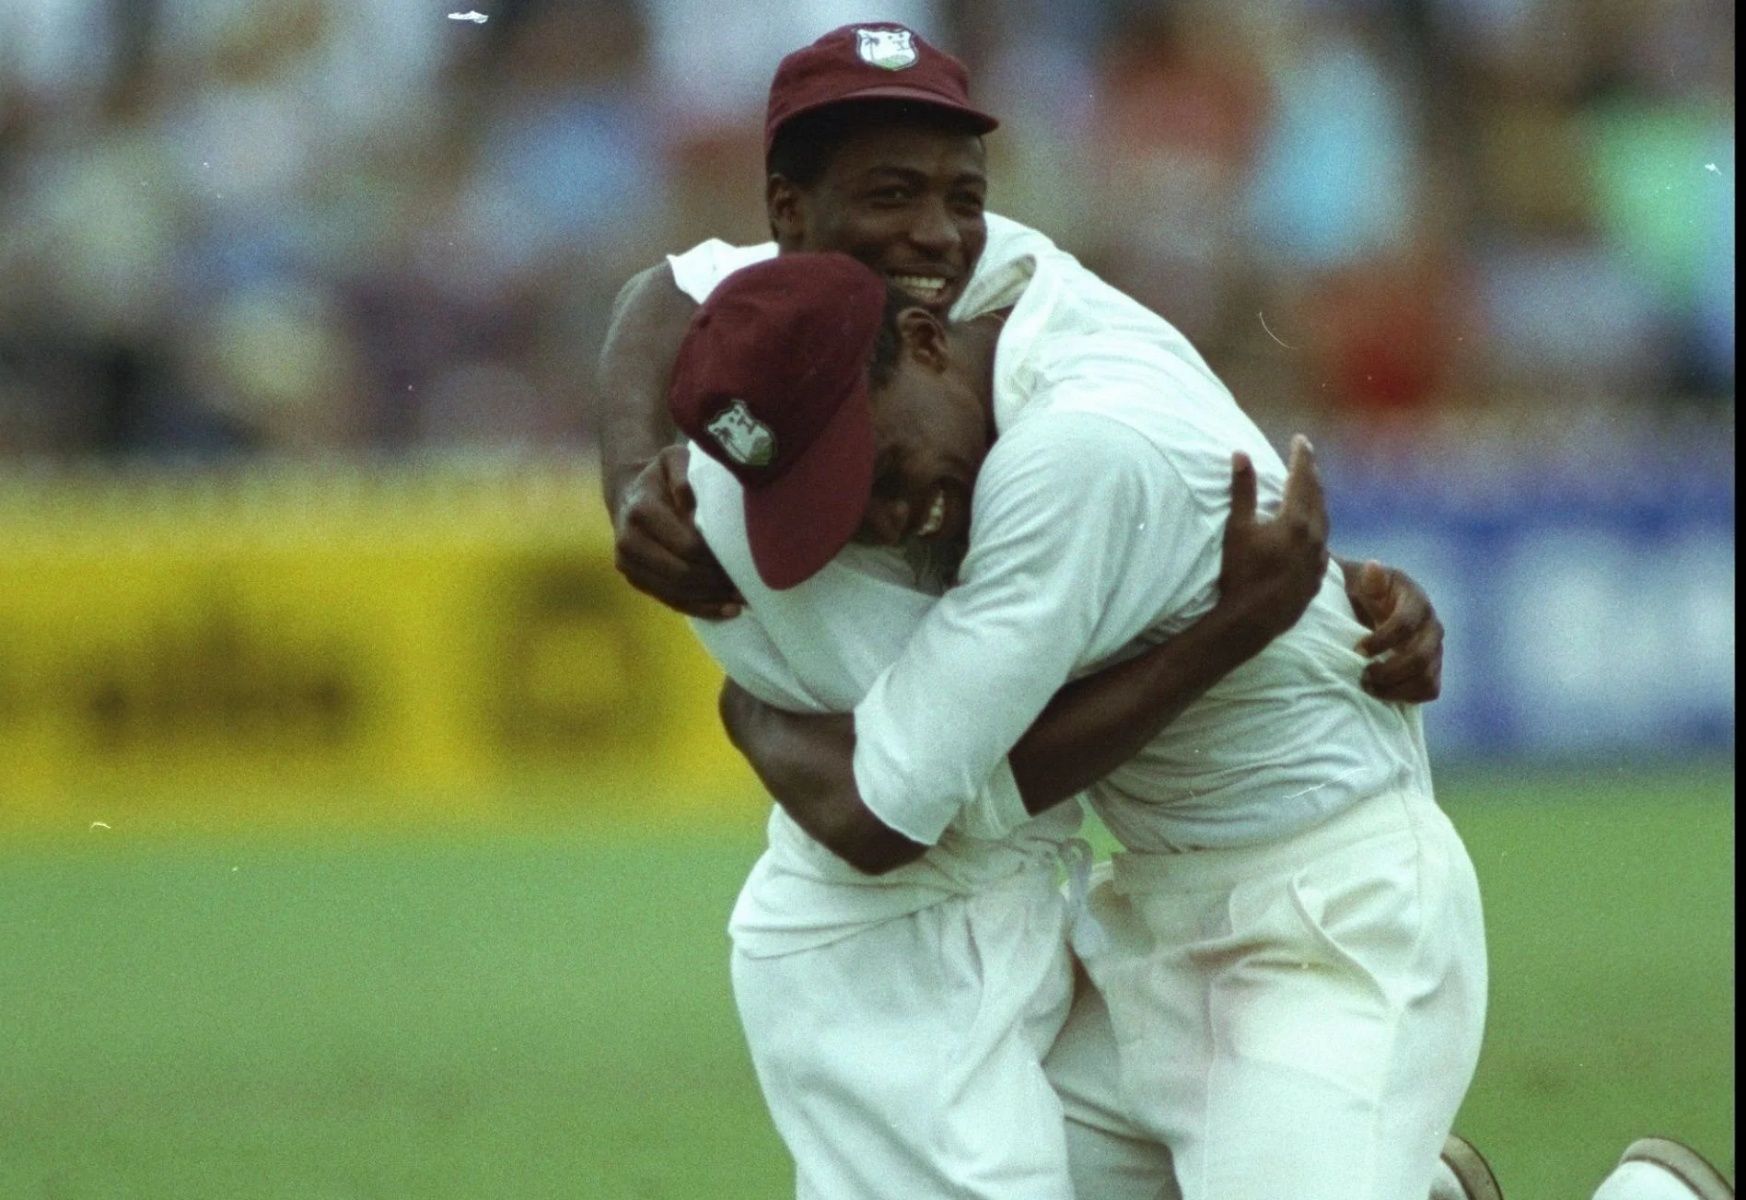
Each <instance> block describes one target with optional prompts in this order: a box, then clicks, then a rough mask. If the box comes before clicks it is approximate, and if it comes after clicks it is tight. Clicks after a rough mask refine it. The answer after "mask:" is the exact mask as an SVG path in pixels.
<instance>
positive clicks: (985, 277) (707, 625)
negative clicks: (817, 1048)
mask: <svg viewBox="0 0 1746 1200" xmlns="http://www.w3.org/2000/svg"><path fill="white" fill-rule="evenodd" d="M1032 239H1035V240H1036V241H1040V242H1041V244H1042V245H1043V246H1044V247H1046V246H1047V245H1048V242H1047V239H1043V238H1042V237H1041V235H1040V234H1035V233H1034V232H1032V231H1030V230H1027V229H1025V228H1024V227H1023V226H1019V225H1016V224H1014V223H1012V222H1006V221H1002V220H1001V219H1000V218H998V217H994V216H992V215H991V216H990V218H989V243H988V247H987V249H986V250H985V251H984V253H983V256H982V258H981V260H980V261H979V263H978V266H977V269H976V272H975V273H974V274H973V275H972V277H971V280H970V282H969V284H968V285H967V286H966V289H965V295H964V296H963V297H962V298H960V301H959V304H958V306H957V308H956V309H955V310H954V312H955V314H964V313H965V311H966V307H965V306H966V305H967V304H974V303H976V297H977V296H978V295H991V294H1003V293H1004V290H1005V289H1006V288H1007V287H1009V286H1010V284H1009V283H1003V282H1001V279H1002V276H1001V270H1002V268H1003V267H1007V266H1010V265H1011V264H1012V263H1013V262H1015V261H1017V259H1018V258H1019V257H1020V256H1021V255H1022V254H1023V253H1024V252H1025V251H1026V250H1027V249H1031V250H1034V249H1036V245H1035V243H1034V242H1033V240H1032ZM775 253H776V247H775V244H774V243H766V244H765V245H762V246H752V247H737V246H730V245H728V244H726V243H724V242H720V241H710V242H705V243H703V244H702V245H700V246H698V247H696V248H695V249H694V250H692V251H690V252H688V253H686V254H683V255H678V256H673V257H671V258H670V259H669V262H670V263H671V264H672V269H673V276H674V279H675V281H676V282H677V283H678V284H679V286H680V288H681V289H682V290H684V291H685V292H686V293H687V294H688V295H690V296H691V297H692V298H693V299H695V300H697V301H698V302H699V303H701V302H702V301H703V300H704V299H706V298H707V297H708V295H709V293H710V292H711V291H712V290H713V289H714V288H715V286H716V285H717V284H718V283H719V282H720V281H721V280H722V279H724V278H726V277H727V276H728V275H729V274H731V273H732V272H733V271H736V270H738V269H739V268H741V267H743V266H747V265H750V264H751V263H754V262H761V261H763V260H764V259H767V258H770V257H773V256H774V255H775ZM976 311H982V310H977V309H971V310H970V312H971V314H972V315H973V313H974V312H976ZM690 481H691V485H692V488H693V490H694V491H695V492H696V494H697V524H698V528H699V530H700V531H701V532H702V533H703V535H704V537H705V539H706V540H707V541H708V542H709V544H710V547H711V548H712V549H713V550H714V551H715V552H716V555H717V557H718V558H719V559H720V560H721V563H722V566H723V568H724V569H725V570H726V571H727V573H728V575H729V577H730V578H731V579H733V581H734V583H735V584H736V585H737V586H738V587H739V588H740V590H741V593H742V595H744V597H745V598H746V602H747V608H746V611H745V613H744V614H743V615H742V616H740V617H738V618H736V619H734V620H732V621H723V622H710V621H693V622H692V628H693V629H694V630H696V632H697V635H698V637H699V638H700V639H701V640H702V641H703V643H704V645H705V647H707V648H708V650H709V652H710V653H711V655H712V656H713V657H714V658H715V660H716V661H717V662H718V663H720V664H721V666H722V668H723V669H724V670H725V671H726V672H727V673H728V675H729V676H731V677H732V678H733V679H734V680H735V681H736V682H738V683H739V684H740V685H741V686H742V687H744V688H745V689H746V690H747V691H749V692H751V693H752V694H753V695H755V696H757V697H758V698H759V699H761V700H764V701H765V702H767V703H769V704H773V705H776V706H777V707H779V708H785V709H789V710H791V711H797V712H838V713H847V712H851V711H853V709H854V708H855V705H856V704H857V703H858V702H859V701H860V700H861V699H862V698H863V697H864V696H865V695H866V694H867V689H868V688H869V687H870V686H871V685H872V683H873V682H874V680H876V679H878V678H879V677H880V675H881V674H882V673H883V672H884V671H885V670H886V669H887V668H888V667H890V666H891V665H892V663H893V662H894V661H895V660H896V659H897V657H898V656H899V655H900V654H901V653H902V652H903V649H904V647H905V646H907V645H908V644H909V640H910V637H911V635H912V634H913V633H914V632H915V629H916V627H917V625H918V624H919V623H920V622H921V620H922V619H923V617H925V616H926V614H927V613H928V611H929V610H930V609H931V608H932V607H933V605H934V603H935V602H936V600H937V599H938V595H939V592H940V590H941V588H942V587H943V585H944V582H945V581H944V580H942V579H940V578H938V577H937V573H936V572H935V571H934V570H933V569H932V564H931V563H929V562H928V561H927V560H925V559H921V558H917V557H914V556H913V555H911V554H906V553H904V552H902V551H896V550H890V549H884V548H880V547H872V546H861V545H851V546H849V547H848V548H846V549H845V550H844V551H843V552H842V553H841V554H839V555H838V556H837V557H836V559H834V560H833V561H832V562H831V563H829V564H828V565H827V566H826V567H825V568H824V570H822V571H820V572H819V573H818V574H817V575H815V576H813V577H812V578H811V579H808V580H807V581H806V582H805V583H802V584H801V585H799V586H798V587H795V588H790V589H787V590H785V591H774V590H772V589H771V588H769V587H767V586H765V584H764V582H763V580H762V579H761V578H760V577H759V575H758V572H757V569H756V567H755V566H754V564H753V562H752V558H751V551H750V548H749V545H748V543H747V540H746V534H745V514H744V506H743V494H742V492H741V489H740V485H739V482H738V481H737V480H735V479H734V477H733V476H732V475H731V474H729V473H728V471H727V470H726V469H725V468H723V467H722V466H721V465H720V464H718V463H717V462H716V461H715V460H714V459H712V458H710V457H708V456H707V455H704V454H693V455H691V459H690ZM972 791H973V793H974V795H973V796H972V797H971V798H970V799H969V800H968V801H967V802H966V803H965V804H963V805H962V806H961V807H960V810H959V811H957V812H955V813H953V814H951V815H950V816H948V817H947V819H946V821H945V822H943V823H942V825H941V827H940V829H937V830H934V831H933V832H932V833H931V835H930V836H929V837H928V838H927V839H926V840H927V841H928V842H930V843H933V847H932V849H930V850H929V851H928V852H927V854H926V855H924V856H923V857H922V858H921V859H919V860H917V861H916V862H913V863H910V864H908V865H906V866H903V867H900V868H898V869H897V870H895V871H891V872H888V873H887V874H885V875H880V876H871V875H864V874H862V873H861V872H859V871H857V870H855V869H854V868H853V867H850V866H849V865H848V864H847V863H845V862H843V861H842V860H841V859H839V858H837V857H836V855H834V854H832V853H831V852H830V851H829V850H827V849H825V848H824V847H823V846H822V845H820V844H819V843H818V842H816V841H814V840H813V839H812V838H811V837H810V836H809V835H808V834H807V833H806V832H805V831H803V830H802V829H801V828H800V827H799V826H798V825H796V824H795V823H794V822H793V821H792V820H791V819H790V818H789V817H788V815H787V814H786V813H785V812H783V810H782V809H781V808H780V807H776V808H774V809H773V810H772V811H771V814H770V821H769V825H768V834H769V841H770V845H769V849H768V850H767V851H766V852H765V853H764V854H763V856H762V857H760V858H759V860H758V862H757V864H756V865H755V866H754V867H753V868H752V872H751V875H750V877H749V878H748V879H747V881H746V885H745V887H744V888H743V889H742V890H741V893H740V898H739V901H738V903H737V904H736V905H735V907H734V913H733V916H732V918H731V920H730V922H729V931H730V933H731V934H732V936H733V939H734V944H735V946H736V947H737V948H738V949H739V950H740V951H742V952H743V953H747V954H751V955H755V956H769V955H774V954H785V953H791V952H794V951H797V950H804V949H807V948H810V947H813V946H818V945H822V944H825V943H827V942H830V941H834V940H836V939H837V938H841V937H845V936H847V935H849V934H852V933H854V932H856V931H857V930H859V929H863V928H866V927H867V926H869V925H873V924H877V923H879V922H882V921H887V920H891V919H893V918H895V917H900V916H904V915H907V914H909V913H912V912H916V911H919V910H920V909H923V908H926V907H928V906H929V905H932V904H935V903H938V902H939V901H941V900H943V899H945V898H947V897H949V896H954V895H966V894H969V893H972V892H976V891H981V890H984V889H987V888H990V887H997V886H999V885H1000V884H1001V883H1002V882H1003V881H1006V880H1010V879H1014V878H1016V877H1018V876H1020V875H1021V874H1024V873H1026V872H1028V871H1031V870H1036V869H1044V868H1049V869H1052V867H1053V864H1054V862H1055V860H1056V855H1057V853H1058V850H1059V847H1060V845H1061V843H1062V842H1064V841H1065V840H1067V839H1068V838H1069V837H1071V836H1072V835H1073V834H1074V833H1075V832H1076V831H1077V829H1078V827H1079V824H1080V820H1081V814H1080V810H1079V807H1078V805H1077V804H1073V803H1066V804H1062V805H1059V806H1057V807H1056V808H1055V809H1053V810H1051V811H1050V812H1049V813H1046V814H1044V815H1043V816H1041V817H1039V818H1035V819H1032V818H1031V817H1030V815H1029V814H1028V813H1026V812H1025V809H1024V805H1023V802H1022V800H1021V798H1020V796H1019V793H1018V788H1017V785H1016V784H1015V783H1014V782H1013V778H1012V772H1011V770H1010V768H1009V767H1008V766H1007V764H1006V760H1005V756H1004V755H1003V756H1001V758H1000V759H999V760H998V761H997V762H995V763H994V764H992V765H991V767H990V769H989V771H988V773H987V775H986V776H985V777H984V779H983V780H982V781H981V783H980V785H979V786H977V787H976V788H973V789H972Z"/></svg>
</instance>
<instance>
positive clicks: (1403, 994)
mask: <svg viewBox="0 0 1746 1200" xmlns="http://www.w3.org/2000/svg"><path fill="white" fill-rule="evenodd" d="M1465 863H1466V860H1465V852H1464V851H1460V849H1459V844H1458V842H1456V843H1455V844H1454V845H1453V846H1451V845H1450V844H1449V841H1448V839H1446V838H1445V837H1443V835H1442V834H1440V833H1437V832H1435V831H1431V832H1429V833H1427V832H1425V831H1423V830H1419V829H1414V830H1412V831H1409V832H1405V833H1399V834H1394V835H1390V836H1387V837H1378V838H1374V839H1368V840H1366V841H1365V842H1363V843H1361V844H1358V845H1354V846H1348V847H1342V848H1340V849H1338V850H1336V851H1334V852H1332V853H1328V854H1325V855H1322V856H1319V857H1318V858H1316V859H1314V860H1313V861H1312V862H1310V863H1309V864H1308V865H1306V866H1303V867H1301V868H1298V869H1295V870H1292V871H1288V872H1286V873H1285V874H1283V875H1278V876H1274V877H1271V878H1269V877H1265V876H1260V875H1258V876H1257V877H1255V878H1251V879H1244V880H1242V881H1240V882H1239V883H1238V884H1237V885H1236V886H1235V887H1233V888H1232V889H1230V891H1228V892H1206V893H1191V894H1178V895H1154V896H1147V897H1144V898H1143V899H1142V900H1141V904H1142V905H1143V906H1144V907H1145V908H1146V909H1147V917H1148V919H1147V924H1148V926H1149V928H1150V930H1151V932H1152V933H1153V934H1154V937H1153V940H1152V943H1151V944H1152V947H1153V948H1152V951H1151V953H1150V955H1149V956H1146V957H1145V958H1144V959H1142V958H1139V957H1136V956H1134V955H1132V954H1130V955H1128V956H1127V957H1126V958H1123V957H1122V955H1121V954H1119V953H1117V954H1115V955H1112V956H1111V957H1110V958H1108V959H1106V960H1103V961H1101V962H1100V961H1098V960H1096V959H1094V960H1093V965H1094V974H1100V976H1101V978H1102V980H1103V981H1104V983H1105V986H1106V988H1113V989H1115V990H1114V992H1112V995H1111V1001H1112V1008H1113V1011H1114V1012H1115V1014H1116V1015H1115V1020H1114V1023H1115V1025H1116V1027H1117V1030H1118V1031H1119V1033H1120V1036H1119V1038H1118V1043H1119V1044H1120V1046H1121V1054H1122V1059H1123V1061H1122V1070H1123V1077H1124V1079H1125V1080H1126V1082H1127V1085H1128V1089H1129V1093H1130V1097H1136V1096H1137V1099H1134V1100H1132V1103H1133V1111H1134V1112H1135V1113H1136V1114H1138V1115H1137V1117H1136V1120H1138V1121H1139V1122H1140V1123H1142V1124H1144V1125H1145V1126H1146V1127H1147V1128H1148V1129H1149V1130H1151V1131H1153V1132H1155V1133H1157V1134H1158V1136H1160V1137H1161V1138H1163V1140H1165V1141H1167V1142H1168V1143H1169V1144H1170V1145H1171V1147H1172V1149H1173V1151H1174V1152H1175V1156H1176V1167H1177V1174H1178V1179H1179V1183H1180V1186H1181V1188H1182V1192H1183V1195H1184V1196H1185V1197H1187V1198H1188V1200H1201V1198H1202V1197H1220V1198H1221V1200H1247V1198H1249V1197H1256V1198H1265V1197H1268V1196H1271V1195H1276V1194H1280V1193H1279V1191H1278V1189H1280V1188H1288V1189H1289V1194H1291V1195H1293V1196H1296V1197H1300V1198H1302V1200H1317V1198H1321V1197H1327V1198H1328V1200H1360V1198H1363V1200H1368V1198H1370V1197H1373V1196H1374V1197H1389V1196H1396V1195H1409V1194H1414V1193H1416V1194H1420V1195H1422V1194H1423V1192H1424V1189H1425V1188H1426V1187H1428V1183H1429V1173H1430V1171H1431V1168H1432V1165H1433V1163H1434V1161H1435V1156H1436V1151H1437V1148H1438V1147H1440V1145H1441V1141H1442V1137H1443V1135H1444V1134H1445V1133H1447V1131H1448V1126H1449V1123H1450V1122H1451V1121H1452V1120H1453V1118H1454V1115H1455V1111H1456V1109H1457V1108H1458V1107H1459V1105H1460V1101H1461V1098H1462V1096H1463V1095H1464V1093H1465V1090H1466V1086H1467V1083H1468V1081H1469V1080H1470V1079H1471V1076H1472V1072H1473V1066H1474V1063H1475V1061H1476V1058H1477V1051H1478V1042H1479V1031H1480V1027H1481V1025H1482V1022H1483V1014H1484V997H1483V991H1484V984H1483V981H1484V950H1483V944H1482V941H1476V940H1475V932H1474V931H1475V930H1476V929H1477V895H1476V893H1475V892H1472V891H1471V890H1470V887H1469V883H1470V878H1469V875H1468V874H1467V873H1464V872H1463V870H1462V869H1461V868H1462V867H1463V866H1464V865H1465Z"/></svg>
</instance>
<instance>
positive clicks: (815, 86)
mask: <svg viewBox="0 0 1746 1200" xmlns="http://www.w3.org/2000/svg"><path fill="white" fill-rule="evenodd" d="M844 100H914V101H916V102H917V103H920V104H929V105H932V106H934V107H935V108H944V109H950V110H951V111H952V112H957V113H962V114H964V116H965V117H966V118H968V122H967V123H968V124H970V125H971V126H972V127H973V128H975V130H976V132H977V133H987V132H988V131H989V130H991V129H993V128H995V127H996V126H998V125H999V124H1000V122H999V121H996V120H995V119H994V118H993V117H991V116H989V115H988V114H987V113H985V112H983V111H981V110H980V109H978V108H975V107H973V106H972V105H971V103H970V73H969V72H968V71H966V70H965V69H964V64H963V63H961V62H959V61H958V60H957V59H955V58H953V57H952V56H951V55H950V54H947V53H946V52H945V51H944V50H940V49H938V48H936V47H934V46H931V45H929V44H928V43H927V42H926V41H924V40H923V39H922V36H921V34H919V33H916V32H915V31H914V30H912V29H906V28H904V27H903V26H902V25H893V24H891V23H889V22H874V23H873V24H870V25H844V26H843V27H842V28H840V29H833V30H831V31H830V32H829V33H827V34H825V35H824V36H823V37H821V38H819V39H818V41H816V42H814V43H812V45H810V46H802V47H801V48H800V49H798V50H796V51H795V52H794V53H793V54H790V55H789V56H788V57H787V58H784V59H783V60H782V62H781V63H780V64H778V65H777V67H776V77H775V78H774V79H772V80H771V81H770V108H769V112H768V114H767V115H766V117H765V119H764V153H766V154H768V153H769V152H770V143H771V142H773V141H775V140H776V130H777V129H779V128H781V126H782V125H783V124H785V123H786V122H787V121H789V120H791V119H792V118H794V117H797V116H799V115H800V114H801V113H803V112H811V111H812V110H813V109H815V108H823V107H824V106H825V105H827V104H837V103H840V102H841V101H844Z"/></svg>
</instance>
